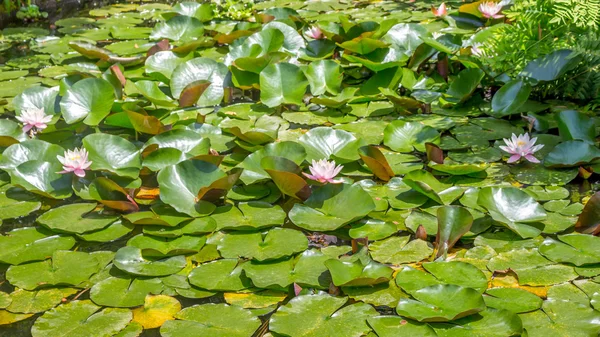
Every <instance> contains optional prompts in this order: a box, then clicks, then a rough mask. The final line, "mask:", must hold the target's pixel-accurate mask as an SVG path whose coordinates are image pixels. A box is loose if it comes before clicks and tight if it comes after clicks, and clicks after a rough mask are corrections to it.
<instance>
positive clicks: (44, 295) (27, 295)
mask: <svg viewBox="0 0 600 337" xmlns="http://www.w3.org/2000/svg"><path fill="white" fill-rule="evenodd" d="M77 291H78V290H77V289H75V288H52V289H41V290H37V291H27V290H23V289H15V291H13V292H12V293H11V294H10V298H11V302H10V305H9V306H7V309H6V310H8V311H10V312H13V313H20V314H36V313H40V312H44V311H47V310H50V309H52V308H54V307H55V306H57V305H58V304H60V303H62V301H63V299H64V298H67V297H69V296H71V295H73V294H75V293H77Z"/></svg>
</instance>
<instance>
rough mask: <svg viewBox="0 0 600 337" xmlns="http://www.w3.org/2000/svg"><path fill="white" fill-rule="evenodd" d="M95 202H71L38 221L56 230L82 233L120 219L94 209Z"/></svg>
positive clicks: (43, 215) (46, 214)
mask: <svg viewBox="0 0 600 337" xmlns="http://www.w3.org/2000/svg"><path fill="white" fill-rule="evenodd" d="M96 206H97V205H96V204H95V203H85V204H71V205H65V206H61V207H57V208H54V209H51V210H49V211H48V212H46V213H44V214H42V215H41V216H40V217H39V218H37V220H36V221H37V222H38V223H40V224H42V225H43V226H45V227H48V228H49V229H51V230H54V231H60V232H65V233H77V234H82V233H86V232H92V231H96V230H99V229H103V228H105V227H107V226H109V225H110V224H111V223H113V222H115V221H116V220H117V219H118V216H115V215H105V214H102V213H101V212H98V211H94V210H95V208H96Z"/></svg>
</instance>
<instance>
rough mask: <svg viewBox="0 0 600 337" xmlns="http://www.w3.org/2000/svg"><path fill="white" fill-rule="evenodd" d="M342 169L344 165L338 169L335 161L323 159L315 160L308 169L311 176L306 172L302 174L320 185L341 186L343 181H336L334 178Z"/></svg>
mask: <svg viewBox="0 0 600 337" xmlns="http://www.w3.org/2000/svg"><path fill="white" fill-rule="evenodd" d="M342 168H343V166H342V165H338V166H337V167H336V166H335V162H334V161H331V162H329V161H327V160H326V159H321V160H319V161H315V160H313V161H312V165H311V166H310V167H309V168H308V169H309V170H310V173H311V174H308V173H304V172H302V174H304V175H305V176H306V177H307V178H309V179H312V180H316V181H318V182H320V183H332V184H339V183H341V182H343V180H341V179H338V180H336V179H333V178H335V176H337V175H338V173H340V171H341V170H342Z"/></svg>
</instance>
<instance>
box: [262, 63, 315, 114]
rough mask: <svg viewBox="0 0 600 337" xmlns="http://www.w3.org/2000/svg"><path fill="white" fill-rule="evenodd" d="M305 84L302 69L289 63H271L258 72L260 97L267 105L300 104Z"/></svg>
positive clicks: (306, 82)
mask: <svg viewBox="0 0 600 337" xmlns="http://www.w3.org/2000/svg"><path fill="white" fill-rule="evenodd" d="M307 86H308V80H307V79H306V76H305V75H304V73H303V72H302V70H300V68H299V67H298V66H296V65H293V64H290V63H277V64H271V65H268V66H267V67H265V69H264V70H263V71H261V72H260V89H261V90H260V99H261V101H262V102H263V103H264V104H265V105H266V106H268V107H276V106H279V105H281V104H301V103H302V97H303V96H304V92H305V91H306V87H307Z"/></svg>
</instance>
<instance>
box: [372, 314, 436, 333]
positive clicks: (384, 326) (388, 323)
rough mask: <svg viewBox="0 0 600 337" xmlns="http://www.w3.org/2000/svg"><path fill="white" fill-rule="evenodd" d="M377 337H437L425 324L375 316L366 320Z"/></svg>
mask: <svg viewBox="0 0 600 337" xmlns="http://www.w3.org/2000/svg"><path fill="white" fill-rule="evenodd" d="M367 322H368V323H369V325H370V326H371V327H372V328H373V330H374V331H375V333H377V336H379V337H409V336H422V337H438V335H437V334H436V333H435V331H434V330H433V328H431V326H429V324H426V323H420V322H414V321H407V320H405V319H404V318H402V317H397V316H375V317H369V318H368V319H367Z"/></svg>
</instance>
